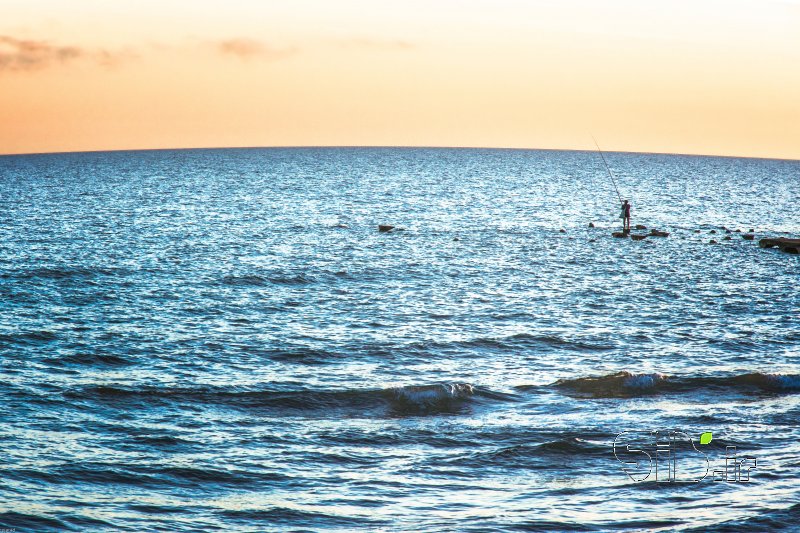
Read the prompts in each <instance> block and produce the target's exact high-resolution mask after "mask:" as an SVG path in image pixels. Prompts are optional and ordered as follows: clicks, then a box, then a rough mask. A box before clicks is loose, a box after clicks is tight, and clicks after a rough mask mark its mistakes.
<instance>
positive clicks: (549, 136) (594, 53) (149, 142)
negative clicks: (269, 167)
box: [0, 0, 800, 159]
mask: <svg viewBox="0 0 800 533" xmlns="http://www.w3.org/2000/svg"><path fill="white" fill-rule="evenodd" d="M592 136H594V137H596V138H597V140H598V142H600V144H601V146H602V147H603V149H605V150H609V151H611V150H619V151H635V152H665V153H688V154H710V155H735V156H750V157H771V158H786V159H800V0H724V1H723V0H668V1H667V0H665V1H647V0H636V1H634V0H605V1H602V2H598V1H596V0H558V1H556V0H282V1H277V0H275V1H273V0H259V1H256V0H224V1H223V0H192V1H189V0H137V1H129V0H115V1H113V2H111V1H107V0H70V1H67V0H62V1H59V0H0V153H2V154H9V153H36V152H64V151H86V150H117V149H145V148H193V147H229V146H475V147H477V146H480V147H508V148H552V149H578V150H583V149H593V148H594V144H593V142H592Z"/></svg>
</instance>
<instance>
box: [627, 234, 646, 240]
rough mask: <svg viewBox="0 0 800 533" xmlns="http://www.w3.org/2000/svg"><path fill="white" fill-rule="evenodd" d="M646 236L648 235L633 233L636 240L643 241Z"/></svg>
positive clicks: (632, 237)
mask: <svg viewBox="0 0 800 533" xmlns="http://www.w3.org/2000/svg"><path fill="white" fill-rule="evenodd" d="M646 238H647V235H634V234H632V235H631V239H633V240H634V241H643V240H645V239H646Z"/></svg>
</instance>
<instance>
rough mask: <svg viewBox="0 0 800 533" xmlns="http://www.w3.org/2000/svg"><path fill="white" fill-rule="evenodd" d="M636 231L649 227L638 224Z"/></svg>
mask: <svg viewBox="0 0 800 533" xmlns="http://www.w3.org/2000/svg"><path fill="white" fill-rule="evenodd" d="M636 229H647V226H645V225H644V224H636Z"/></svg>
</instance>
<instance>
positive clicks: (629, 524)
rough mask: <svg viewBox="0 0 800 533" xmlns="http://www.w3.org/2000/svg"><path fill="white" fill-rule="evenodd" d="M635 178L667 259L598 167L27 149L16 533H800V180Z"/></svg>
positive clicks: (1, 502) (14, 194) (14, 207)
mask: <svg viewBox="0 0 800 533" xmlns="http://www.w3.org/2000/svg"><path fill="white" fill-rule="evenodd" d="M607 158H608V160H609V164H610V166H611V167H612V169H613V170H614V171H615V173H616V175H617V179H618V184H619V186H620V189H621V192H622V194H623V195H624V196H625V197H627V198H630V199H631V201H632V204H633V224H637V223H638V224H644V225H647V226H648V227H654V228H658V229H661V230H666V231H669V232H670V236H669V237H668V238H655V237H649V238H647V239H645V240H643V241H638V242H636V241H632V240H630V239H615V238H613V237H611V231H612V230H615V229H617V228H618V227H619V226H620V220H619V219H618V218H617V215H618V204H617V199H616V194H615V193H614V189H613V187H612V185H611V183H610V181H609V179H608V177H607V175H606V173H605V169H604V167H603V164H602V160H601V159H600V158H599V156H598V154H596V153H591V152H570V151H535V150H530V151H526V150H482V149H394V148H352V149H350V148H325V149H323V148H319V149H313V148H308V149H225V150H176V151H142V152H108V153H79V154H51V155H26V156H5V157H0V184H1V185H2V188H0V376H2V379H1V380H0V399H1V400H2V407H1V409H2V410H1V411H0V452H2V457H3V460H2V462H0V528H12V529H15V530H16V531H215V530H226V531H290V530H293V531H309V530H310V531H316V530H332V531H355V530H367V531H516V530H527V531H642V530H651V529H662V530H665V531H673V530H674V531H708V530H715V531H745V530H747V531H761V530H780V529H785V530H791V528H793V527H795V526H796V524H797V522H798V519H800V503H798V502H800V427H799V426H798V422H800V324H799V323H798V319H800V316H798V310H800V296H798V291H797V287H798V274H800V262H798V256H793V255H789V254H784V253H781V252H779V251H777V250H764V249H760V248H759V247H758V244H757V241H758V238H760V237H762V236H767V235H770V236H772V235H793V236H797V237H800V220H799V219H798V208H797V206H798V203H799V201H800V162H796V161H778V160H757V159H736V158H718V157H690V156H678V155H653V154H624V153H610V154H607ZM590 222H592V223H594V225H595V227H594V228H590V227H589V223H590ZM379 224H391V225H394V226H396V227H397V228H398V229H397V230H395V231H392V232H389V233H379V232H378V231H377V227H378V225H379ZM751 228H752V230H754V233H755V234H756V238H755V240H753V241H748V240H745V239H743V238H742V233H740V232H737V231H736V230H741V231H743V232H745V233H746V232H748V231H749V230H750V229H751ZM561 230H564V231H563V232H562V231H561ZM728 230H729V231H731V233H727V231H728ZM726 237H730V240H725V238H726ZM711 239H714V240H716V241H718V243H717V244H709V241H710V240H711ZM651 431H661V432H662V433H659V434H658V435H660V436H661V437H654V439H657V438H662V437H663V436H664V435H668V433H664V432H669V431H672V432H673V436H675V435H678V436H681V435H685V436H688V437H690V438H693V439H694V444H693V446H694V448H686V447H685V442H686V439H685V438H683V437H680V438H678V439H676V442H677V441H679V440H680V441H681V442H683V444H682V445H678V444H676V445H675V447H674V448H672V449H671V453H672V457H674V458H677V459H676V461H675V463H674V464H675V465H679V466H676V467H675V471H674V472H673V474H674V476H673V479H675V478H680V479H678V480H679V481H680V480H683V481H685V480H686V479H689V478H691V479H697V478H699V477H700V476H701V475H702V474H703V472H700V470H702V468H706V466H705V464H704V463H698V459H699V458H701V457H703V456H705V457H707V458H708V461H707V465H708V468H707V476H706V477H705V478H703V479H702V480H701V481H699V482H697V483H679V482H670V481H669V480H670V479H671V478H670V471H669V470H668V465H669V464H670V463H669V458H670V457H669V453H667V452H665V451H664V450H663V449H662V450H660V451H659V453H661V456H656V452H655V451H654V449H653V448H652V447H651V448H648V446H650V445H651V444H652V443H651V441H650V440H649V439H650V437H649V436H648V435H650V433H648V432H651ZM703 432H711V433H712V434H713V440H712V442H711V443H710V444H707V445H700V444H699V443H698V441H699V436H700V434H701V433H703ZM620 433H622V434H623V435H622V436H621V437H620ZM615 442H616V443H617V446H620V445H627V444H631V443H632V444H633V445H632V450H633V449H637V448H638V449H645V451H647V450H650V452H649V453H651V459H650V460H648V461H645V456H644V455H643V454H642V452H635V451H625V450H623V451H621V452H620V448H619V447H618V448H616V450H617V455H616V456H615ZM681 446H684V447H683V448H681ZM728 446H736V453H737V454H738V455H739V456H747V457H751V458H753V459H754V460H755V461H754V463H755V464H756V468H755V469H753V470H751V471H750V475H749V481H748V482H744V479H743V478H744V475H741V476H740V477H739V478H736V477H734V474H732V473H731V474H729V476H728V477H727V478H726V480H725V481H714V480H713V479H712V478H713V477H714V475H713V472H714V470H720V469H722V470H724V460H725V455H726V447H728ZM727 451H728V452H730V451H731V450H727ZM701 453H702V454H704V455H701ZM617 457H620V459H621V460H632V461H636V460H638V461H639V464H638V466H631V465H630V464H629V465H627V467H626V465H623V463H622V462H621V461H620V460H618V458H617ZM656 459H657V460H656ZM656 463H657V464H658V468H660V470H659V473H658V475H660V477H659V478H658V481H656V480H655V479H656V477H655V472H654V471H651V472H650V474H649V477H648V478H647V479H645V480H644V481H635V480H634V478H635V477H637V476H639V475H640V474H641V473H642V472H647V468H648V467H653V466H654V465H655V464H656ZM698 464H700V467H702V468H699V467H698ZM747 464H753V463H747ZM648 465H649V466H648ZM624 467H625V468H628V471H629V473H633V471H636V472H638V473H634V475H632V476H629V475H628V474H626V471H625V470H624V469H623V468H624ZM698 468H699V469H698ZM742 471H743V472H744V471H745V469H744V467H742ZM698 472H700V473H699V474H698ZM693 476H694V477H693ZM640 477H641V476H640ZM737 479H738V481H740V482H734V481H737Z"/></svg>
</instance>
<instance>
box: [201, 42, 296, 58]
mask: <svg viewBox="0 0 800 533" xmlns="http://www.w3.org/2000/svg"><path fill="white" fill-rule="evenodd" d="M216 48H217V50H218V51H219V52H220V53H221V54H223V55H227V56H233V57H238V58H239V59H267V60H275V59H282V58H284V57H287V56H290V55H292V54H294V53H295V52H296V50H295V49H294V48H284V49H280V48H272V47H270V46H267V45H265V44H264V43H262V42H261V41H257V40H255V39H246V38H239V39H227V40H225V41H219V42H217V43H216Z"/></svg>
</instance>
